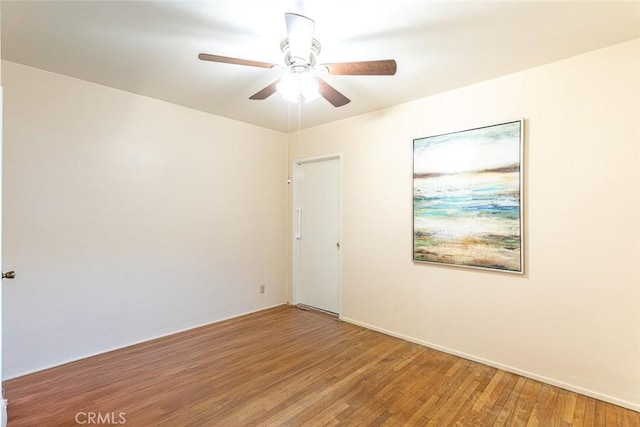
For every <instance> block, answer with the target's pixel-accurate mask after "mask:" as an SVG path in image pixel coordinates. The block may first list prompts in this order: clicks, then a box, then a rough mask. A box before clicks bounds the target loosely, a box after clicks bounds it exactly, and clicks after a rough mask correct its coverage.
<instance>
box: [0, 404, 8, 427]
mask: <svg viewBox="0 0 640 427" xmlns="http://www.w3.org/2000/svg"><path fill="white" fill-rule="evenodd" d="M7 421H8V417H7V400H6V399H4V398H0V427H7Z"/></svg>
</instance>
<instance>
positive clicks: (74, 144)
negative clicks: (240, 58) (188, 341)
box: [2, 62, 288, 378]
mask: <svg viewBox="0 0 640 427" xmlns="http://www.w3.org/2000/svg"><path fill="white" fill-rule="evenodd" d="M2 77H3V83H4V88H5V116H4V118H5V122H4V124H5V133H4V156H5V159H4V160H5V162H4V165H5V171H4V206H5V210H4V222H3V227H4V233H5V234H4V265H5V269H13V270H16V272H17V278H16V279H15V280H13V281H10V282H5V284H4V297H5V298H4V312H3V314H4V316H3V318H4V345H5V346H4V352H5V353H4V359H5V360H4V362H5V364H4V376H5V378H10V377H14V376H17V375H21V374H23V373H26V372H30V371H33V370H38V369H42V368H44V367H48V366H51V365H57V364H60V363H63V362H66V361H69V360H73V359H77V358H81V357H84V356H87V355H91V354H94V353H98V352H103V351H105V350H108V349H112V348H115V347H120V346H125V345H128V344H131V343H133V342H137V341H141V340H146V339H150V338H153V337H157V336H160V335H163V334H168V333H171V332H175V331H177V330H181V329H185V328H190V327H193V326H196V325H201V324H206V323H210V322H212V321H215V320H219V319H222V318H226V317H230V316H235V315H239V314H241V313H245V312H250V311H255V310H258V309H262V308H265V307H269V306H273V305H276V304H281V303H284V302H285V301H286V296H285V295H286V289H285V288H286V281H287V279H286V277H287V274H288V272H287V266H288V259H287V247H286V233H287V231H286V226H287V224H286V214H287V184H286V179H287V174H286V169H287V136H286V135H285V134H282V133H279V132H275V131H271V130H266V129H263V128H259V127H255V126H251V125H247V124H243V123H239V122H235V121H232V120H228V119H224V118H220V117H216V116H212V115H209V114H205V113H201V112H197V111H194V110H189V109H186V108H183V107H179V106H175V105H172V104H168V103H165V102H161V101H157V100H153V99H149V98H145V97H141V96H137V95H133V94H130V93H126V92H122V91H118V90H114V89H111V88H107V87H104V86H99V85H96V84H93V83H88V82H85V81H81V80H76V79H72V78H69V77H65V76H61V75H57V74H52V73H48V72H44V71H41V70H37V69H34V68H29V67H26V66H22V65H18V64H15V63H11V62H4V63H3V76H2ZM212 102H215V100H212ZM261 284H265V285H266V293H265V294H264V295H260V294H259V286H260V285H261Z"/></svg>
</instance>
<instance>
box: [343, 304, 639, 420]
mask: <svg viewBox="0 0 640 427" xmlns="http://www.w3.org/2000/svg"><path fill="white" fill-rule="evenodd" d="M340 320H342V321H344V322H347V323H351V324H353V325H357V326H362V327H363V328H367V329H371V330H372V331H376V332H380V333H383V334H385V335H390V336H392V337H395V338H400V339H403V340H405V341H409V342H412V343H415V344H419V345H422V346H424V347H429V348H432V349H434V350H438V351H442V352H444V353H448V354H451V355H454V356H458V357H462V358H463V359H468V360H472V361H474V362H478V363H482V364H483V365H487V366H491V367H494V368H498V369H502V370H503V371H507V372H511V373H513V374H517V375H520V376H523V377H527V378H531V379H532V380H536V381H540V382H543V383H546V384H550V385H553V386H556V387H559V388H562V389H565V390H569V391H573V392H575V393H579V394H583V395H585V396H589V397H593V398H594V399H598V400H602V401H604V402H608V403H612V404H614V405H618V406H622V407H623V408H627V409H631V410H632V411H636V412H640V404H637V403H633V402H629V401H626V400H623V399H618V398H616V397H613V396H609V395H607V394H602V393H598V392H597V391H593V390H589V389H585V388H582V387H579V386H576V385H573V384H568V383H565V382H563V381H558V380H555V379H553V378H548V377H545V376H543V375H538V374H536V373H533V372H529V371H525V370H522V369H519V368H514V367H513V366H508V365H504V364H502V363H499V362H495V361H493V360H488V359H484V358H482V357H477V356H474V355H472V354H467V353H464V352H461V351H457V350H453V349H450V348H447V347H443V346H440V345H437V344H433V343H431V342H428V341H424V340H420V339H417V338H413V337H410V336H407V335H403V334H399V333H396V332H393V331H389V330H387V329H384V328H379V327H377V326H374V325H370V324H368V323H364V322H360V321H357V320H354V319H350V318H348V317H343V316H340Z"/></svg>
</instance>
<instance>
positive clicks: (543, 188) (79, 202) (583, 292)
mask: <svg viewBox="0 0 640 427" xmlns="http://www.w3.org/2000/svg"><path fill="white" fill-rule="evenodd" d="M2 77H3V85H4V87H5V122H4V125H5V133H4V139H5V174H4V178H5V182H4V203H5V210H4V213H5V215H4V223H3V228H4V232H5V240H4V249H5V254H4V263H5V270H6V269H15V270H16V271H17V272H18V279H16V280H15V281H14V282H10V284H9V283H7V284H6V285H5V287H4V297H5V301H4V313H3V314H4V322H5V328H4V332H5V337H4V342H5V361H4V362H5V365H4V366H5V377H12V376H16V375H19V374H21V373H24V372H28V371H31V370H36V369H41V368H43V367H46V366H49V365H54V364H58V363H62V362H65V361H67V360H71V359H76V358H79V357H83V356H86V355H89V354H93V353H97V352H101V351H104V350H107V349H110V348H114V347H119V346H122V345H127V344H130V343H132V342H136V341H140V340H145V339H148V338H151V337H154V336H158V335H162V334H166V333H170V332H174V331H177V330H180V329H185V328H189V327H192V326H195V325H198V324H203V323H208V322H212V321H215V320H218V319H221V318H224V317H228V316H234V315H237V314H240V313H242V312H247V311H252V310H256V309H259V308H263V307H267V306H270V305H274V304H277V303H280V302H282V301H284V300H285V295H286V292H287V291H288V290H289V289H288V288H286V286H285V284H284V283H285V282H286V281H287V280H290V273H289V270H288V265H289V258H288V256H287V248H286V238H287V235H288V234H289V233H288V230H290V228H288V225H287V224H286V222H285V218H286V216H287V215H286V211H287V207H286V204H287V194H286V191H287V188H286V184H285V180H286V176H287V169H288V167H287V166H288V165H287V160H286V156H287V147H286V142H287V140H288V139H289V140H290V147H289V148H290V150H291V159H294V158H298V157H312V156H318V155H323V154H328V153H331V154H334V153H338V152H340V153H342V154H343V224H342V225H343V239H342V243H343V245H342V248H343V249H342V256H343V258H342V266H343V271H342V280H343V283H342V315H343V318H345V319H346V320H349V321H351V322H354V323H359V324H363V325H366V326H369V327H372V328H374V329H379V330H382V331H385V332H388V333H391V334H394V335H398V336H402V337H405V338H407V339H410V340H413V341H416V342H420V343H423V344H427V345H430V346H432V347H436V348H442V349H445V350H447V351H450V352H452V353H456V354H461V355H466V356H467V357H470V358H473V359H476V360H481V361H485V362H487V363H489V364H492V365H495V366H500V367H504V368H507V369H510V370H513V371H516V372H520V373H524V374H526V375H529V376H532V377H535V378H540V379H543V380H545V381H548V382H551V383H555V384H559V385H562V386H565V387H567V388H571V389H574V390H578V391H581V392H584V393H587V394H590V395H593V396H596V397H600V398H604V399H606V400H609V401H613V402H616V403H620V404H623V405H625V406H628V407H632V408H635V409H640V362H639V361H640V262H639V261H640V176H639V170H640V152H639V150H640V128H639V119H640V100H639V95H638V94H639V93H640V81H639V79H640V40H636V41H633V42H629V43H625V44H621V45H618V46H613V47H611V48H607V49H603V50H600V51H596V52H591V53H588V54H585V55H581V56H578V57H575V58H571V59H568V60H565V61H562V62H557V63H554V64H550V65H547V66H543V67H539V68H535V69H531V70H528V71H524V72H521V73H517V74H513V75H510V76H506V77H503V78H499V79H495V80H491V81H487V82H484V83H482V84H478V85H474V86H470V87H466V88H463V89H460V90H456V91H451V92H448V93H444V94H441V95H438V96H433V97H429V98H426V99H423V100H419V101H416V102H412V103H409V104H405V105H401V106H397V107H394V108H390V109H386V110H382V111H377V112H374V113H370V114H367V115H364V116H360V117H356V118H352V119H348V120H344V121H339V122H335V123H331V124H328V125H325V126H321V127H317V128H313V129H309V130H306V131H303V132H302V140H301V142H300V144H298V142H297V139H296V138H287V136H286V135H283V134H281V133H278V132H273V131H269V130H265V129H261V128H257V127H254V126H250V125H246V124H241V123H238V122H234V121H231V120H227V119H223V118H219V117H215V116H211V115H207V114H203V113H199V112H196V111H192V110H188V109H185V108H182V107H178V106H174V105H170V104H166V103H163V102H160V101H156V100H152V99H148V98H144V97H140V96H136V95H132V94H129V93H124V92H120V91H117V90H113V89H109V88H105V87H102V86H98V85H94V84H91V83H87V82H83V81H79V80H75V79H71V78H67V77H63V76H59V75H55V74H51V73H47V72H43V71H40V70H36V69H33V68H29V67H24V66H21V65H18V64H13V63H6V62H5V63H3V76H2ZM514 118H525V119H526V120H527V122H526V126H527V128H526V141H525V158H526V160H525V166H526V169H525V187H526V188H525V190H526V192H525V221H526V223H525V236H526V241H525V247H526V266H525V268H526V274H525V275H524V276H516V275H509V274H500V273H492V272H485V271H478V270H466V269H457V268H451V267H439V266H433V265H416V264H413V263H412V262H411V174H412V171H411V167H412V166H411V162H412V153H411V145H412V139H413V138H417V137H423V136H428V135H433V134H437V133H442V132H448V131H455V130H461V129H466V128H470V127H474V126H478V125H484V124H490V123H495V122H499V121H503V120H509V119H514ZM298 151H299V153H298ZM291 159H290V160H291ZM289 164H290V163H289ZM289 237H290V236H289ZM260 284H266V285H267V294H266V295H259V294H258V286H259V285H260Z"/></svg>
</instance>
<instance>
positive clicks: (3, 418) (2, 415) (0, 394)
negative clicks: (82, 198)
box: [0, 86, 12, 427]
mask: <svg viewBox="0 0 640 427" xmlns="http://www.w3.org/2000/svg"><path fill="white" fill-rule="evenodd" d="M3 103H4V98H3V96H2V86H0V271H2V135H3V131H2V120H3V119H2V118H3V117H4V113H3V109H2V106H3ZM11 276H12V275H11V274H10V275H9V277H11ZM2 278H3V279H4V278H5V275H4V273H3V274H2ZM1 283H2V282H0V284H1ZM1 384H2V286H0V385H1ZM0 390H1V391H0V426H2V427H5V426H6V425H7V401H6V400H5V399H4V388H0Z"/></svg>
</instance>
